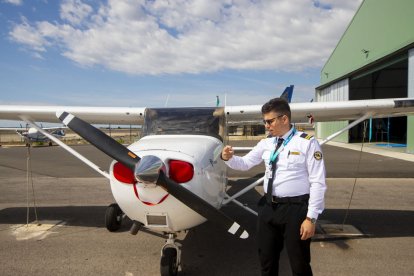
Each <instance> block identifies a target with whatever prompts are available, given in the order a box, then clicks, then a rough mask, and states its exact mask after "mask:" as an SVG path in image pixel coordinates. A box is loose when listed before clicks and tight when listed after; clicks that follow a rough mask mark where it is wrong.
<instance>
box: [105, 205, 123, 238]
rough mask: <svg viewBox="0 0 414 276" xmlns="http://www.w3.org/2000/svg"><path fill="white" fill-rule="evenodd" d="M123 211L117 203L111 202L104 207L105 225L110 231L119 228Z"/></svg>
mask: <svg viewBox="0 0 414 276" xmlns="http://www.w3.org/2000/svg"><path fill="white" fill-rule="evenodd" d="M123 216H124V213H123V212H122V210H121V208H119V205H118V204H116V203H113V204H111V205H109V206H108V207H107V208H106V211H105V226H106V229H108V231H110V232H115V231H117V230H119V228H121V224H122V219H123Z"/></svg>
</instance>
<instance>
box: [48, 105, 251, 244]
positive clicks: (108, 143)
mask: <svg viewBox="0 0 414 276" xmlns="http://www.w3.org/2000/svg"><path fill="white" fill-rule="evenodd" d="M56 116H57V117H58V118H59V119H60V120H61V121H62V122H63V123H64V124H65V125H67V126H68V127H69V128H70V129H72V130H73V131H74V132H76V133H77V134H79V135H80V136H81V137H82V138H84V139H85V140H86V141H88V142H90V143H91V144H92V145H94V146H95V147H96V148H98V149H99V150H101V151H103V152H104V153H106V154H107V155H109V156H110V157H112V158H114V159H115V160H117V161H119V162H121V163H122V164H124V165H125V166H127V167H129V168H130V169H131V170H132V171H135V166H136V164H137V163H138V162H139V161H140V160H141V159H140V158H139V157H138V156H137V155H135V154H134V153H133V152H131V151H130V150H128V148H126V147H124V146H123V145H121V144H120V143H118V142H117V141H115V140H114V139H112V138H111V137H109V136H108V135H106V134H105V133H104V132H102V131H100V130H99V129H97V128H95V127H93V126H92V125H91V124H89V123H87V122H85V121H83V120H81V119H79V118H77V117H75V116H74V115H72V114H69V113H67V112H57V113H56ZM144 159H145V158H144ZM156 184H157V185H160V186H161V187H163V188H165V189H166V190H167V191H168V193H170V194H171V195H172V196H174V197H175V198H177V199H178V200H179V201H181V202H182V203H184V204H185V205H187V206H188V207H189V208H191V209H192V210H194V211H195V212H197V213H198V214H200V215H201V216H203V217H205V218H206V219H208V220H210V221H212V222H213V223H216V224H219V225H222V226H224V228H225V229H226V230H227V231H228V232H229V233H231V234H233V235H237V236H239V237H240V238H242V239H246V238H248V237H249V234H248V233H247V231H246V230H245V229H243V228H242V227H241V226H240V225H239V224H238V223H236V222H234V221H233V220H232V219H231V218H229V217H228V216H227V215H225V214H224V213H223V212H221V211H220V210H218V209H216V208H215V207H213V206H212V205H210V204H209V203H208V202H206V201H205V200H204V199H202V198H201V197H199V196H197V195H196V194H194V193H192V192H191V191H189V190H187V189H186V188H184V187H183V186H181V185H179V184H178V183H175V182H174V181H173V180H171V179H170V178H168V177H167V176H166V175H165V173H164V171H163V170H159V177H158V179H157V182H156Z"/></svg>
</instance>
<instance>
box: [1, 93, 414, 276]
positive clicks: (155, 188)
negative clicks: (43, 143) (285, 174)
mask: <svg viewBox="0 0 414 276" xmlns="http://www.w3.org/2000/svg"><path fill="white" fill-rule="evenodd" d="M290 106H291V111H292V121H293V122H299V123H300V122H308V120H309V118H308V116H310V115H312V118H313V119H314V120H315V121H316V122H324V121H336V120H355V121H354V122H353V123H351V124H349V125H348V126H347V127H345V128H343V129H342V130H341V131H338V132H337V133H334V134H333V135H331V136H330V137H328V138H327V139H326V140H324V141H323V142H322V144H323V143H325V142H327V141H329V140H331V139H333V138H334V137H336V136H337V135H339V134H341V133H342V132H344V131H346V130H347V129H349V128H351V127H352V126H354V125H356V124H358V123H360V122H362V121H364V120H365V119H368V118H371V117H372V118H378V117H388V116H406V115H408V114H414V99H413V98H411V99H410V98H401V99H380V100H359V101H347V102H311V103H291V104H290ZM0 119H7V120H24V121H25V122H27V123H29V124H31V125H32V126H33V127H34V128H36V129H37V130H38V131H40V132H41V133H43V134H44V135H45V136H47V137H48V138H50V139H51V140H52V141H54V142H55V143H57V144H59V145H61V146H62V147H64V148H65V149H66V150H67V151H68V152H70V153H71V154H73V155H74V156H76V157H77V158H79V159H80V160H82V161H83V162H84V163H85V164H87V165H88V166H90V167H91V168H92V169H94V170H96V171H97V172H99V173H100V174H102V175H103V176H105V177H106V178H108V179H109V183H110V186H111V190H112V193H113V196H114V198H115V200H116V202H117V203H116V204H111V205H110V206H109V207H108V209H107V212H106V215H105V220H106V227H107V228H108V230H110V231H116V230H117V229H118V228H119V227H120V225H121V221H122V217H123V215H124V214H125V215H126V216H128V217H129V218H130V219H131V220H133V221H134V224H133V226H132V228H131V233H132V234H136V233H137V232H138V230H139V229H140V228H141V227H145V228H147V229H150V230H155V231H159V232H163V233H166V234H168V240H167V242H166V244H165V245H164V247H163V248H162V251H161V275H176V274H177V271H178V267H179V265H180V256H181V250H180V248H179V246H178V245H177V244H176V243H175V237H176V233H177V232H179V231H183V230H187V229H190V228H192V227H194V226H197V225H199V224H201V223H203V222H205V221H206V220H210V221H212V222H213V223H215V224H217V225H219V226H221V227H223V228H224V229H226V230H227V232H229V233H230V234H233V235H235V236H237V237H239V238H242V239H245V238H247V237H248V236H249V235H248V233H247V232H246V230H244V228H243V227H242V226H240V225H239V224H238V223H237V222H235V221H234V220H233V219H231V218H230V217H228V216H227V215H225V214H224V213H223V212H221V211H220V210H219V209H220V207H221V206H223V205H226V204H228V203H229V202H233V203H235V204H237V205H239V206H241V207H242V208H244V209H245V210H247V211H249V212H251V213H253V214H256V212H255V211H254V210H251V209H250V208H248V207H247V206H244V205H243V204H242V203H240V202H239V201H237V200H236V199H237V198H238V197H239V196H240V195H242V194H244V193H246V192H248V191H249V190H251V189H253V188H254V187H255V186H256V185H258V184H260V183H262V181H263V178H262V179H259V180H257V181H255V182H254V183H252V184H250V185H249V186H248V187H246V188H245V189H243V190H242V191H240V192H238V193H236V194H235V195H232V196H230V195H228V194H227V193H226V184H227V177H226V166H225V164H224V163H223V161H222V160H221V159H220V154H221V150H222V147H223V142H224V144H227V141H225V139H226V137H227V135H226V129H227V122H228V121H231V122H237V121H260V120H261V119H262V114H261V105H244V106H225V107H211V108H209V107H202V108H145V107H141V108H129V107H80V106H76V107H74V106H27V105H25V106H23V105H22V106H7V105H0ZM59 121H61V122H63V123H64V124H65V125H67V126H68V127H69V128H70V129H72V130H73V131H74V132H76V133H78V134H79V135H80V136H82V137H83V138H84V139H86V140H87V141H89V142H90V143H91V144H92V145H94V146H95V147H97V148H98V149H100V150H101V151H103V152H104V153H106V154H107V155H109V156H110V157H112V158H113V159H114V161H113V162H112V164H111V166H110V168H109V173H108V172H105V171H103V170H101V169H100V168H99V167H98V166H96V165H95V164H94V163H92V162H91V161H89V160H88V159H86V158H85V157H84V156H82V155H80V154H79V153H77V152H76V151H74V150H73V149H72V148H70V147H68V146H67V145H65V144H64V143H63V142H62V141H60V140H59V139H56V138H55V137H54V136H53V135H51V134H49V133H48V132H47V131H45V130H43V129H42V128H41V127H39V126H38V125H37V123H36V122H59ZM108 123H111V124H124V125H129V124H132V125H138V124H142V125H143V132H144V135H145V136H144V137H143V138H142V139H140V140H139V141H137V142H135V143H133V144H131V145H130V146H128V147H125V146H123V145H121V144H119V143H118V142H116V141H115V140H113V139H112V138H110V137H109V136H107V135H106V134H104V133H103V132H101V131H100V130H98V129H97V128H95V127H94V126H92V125H91V124H108Z"/></svg>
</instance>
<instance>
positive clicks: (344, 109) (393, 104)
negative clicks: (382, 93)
mask: <svg viewBox="0 0 414 276" xmlns="http://www.w3.org/2000/svg"><path fill="white" fill-rule="evenodd" d="M261 108H262V106H261V105H245V106H226V107H225V113H226V115H227V120H228V121H231V122H236V121H239V122H241V121H243V122H245V121H252V122H254V121H259V120H261V118H262V113H261ZM290 109H291V111H292V122H295V123H305V122H308V120H309V116H312V117H313V119H314V121H315V122H329V121H344V120H355V119H358V118H360V117H362V116H363V115H365V114H367V113H372V117H373V118H381V117H397V116H407V115H410V114H414V99H413V98H401V99H378V100H358V101H346V102H310V103H291V104H290Z"/></svg>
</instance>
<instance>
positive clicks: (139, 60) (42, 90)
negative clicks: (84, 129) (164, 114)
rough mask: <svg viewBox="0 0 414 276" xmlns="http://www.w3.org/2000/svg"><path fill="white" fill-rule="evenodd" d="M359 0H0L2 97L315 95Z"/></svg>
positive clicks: (65, 100)
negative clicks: (288, 88) (287, 92)
mask: <svg viewBox="0 0 414 276" xmlns="http://www.w3.org/2000/svg"><path fill="white" fill-rule="evenodd" d="M360 3H361V0H352V1H341V0H326V1H322V0H321V1H310V0H309V1H307V0H277V1H276V0H274V1H261V0H254V1H253V0H239V1H231V0H222V1H214V0H191V1H190V0H176V1H167V0H153V1H149V0H146V1H145V0H141V1H115V0H113V1H110V0H108V1H95V0H64V1H58V0H53V1H52V0H30V1H29V0H0V36H1V38H0V39H1V41H0V104H6V105H8V104H25V105H26V104H30V105H82V106H137V107H144V106H148V107H155V106H158V107H161V106H169V107H172V106H214V105H215V99H216V95H218V96H219V97H220V101H221V104H222V105H223V104H224V102H225V100H226V103H227V105H244V104H262V103H263V102H265V101H267V100H268V99H270V98H272V97H275V96H279V95H280V93H281V92H282V91H283V89H284V87H285V86H287V85H290V84H294V85H295V92H294V96H293V101H294V102H301V101H309V100H310V99H312V98H313V97H314V88H315V87H316V86H318V84H319V76H320V70H321V68H322V66H323V65H324V63H325V61H326V60H327V59H328V57H329V55H330V54H331V52H332V51H333V49H334V47H335V46H336V44H337V43H338V41H339V39H340V37H341V35H342V33H343V32H344V30H345V29H346V27H347V25H348V24H349V22H350V20H351V19H352V17H353V15H354V14H355V12H356V10H357V8H358V7H359V5H360Z"/></svg>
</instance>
